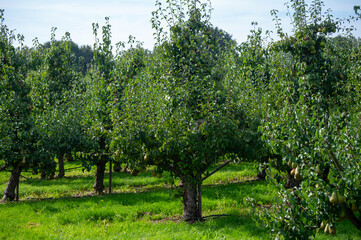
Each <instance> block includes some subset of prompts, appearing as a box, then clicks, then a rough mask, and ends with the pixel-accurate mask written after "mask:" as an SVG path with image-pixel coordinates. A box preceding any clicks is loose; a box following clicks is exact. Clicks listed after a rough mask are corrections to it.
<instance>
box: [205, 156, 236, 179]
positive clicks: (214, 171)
mask: <svg viewBox="0 0 361 240" xmlns="http://www.w3.org/2000/svg"><path fill="white" fill-rule="evenodd" d="M230 162H231V160H228V161H227V162H225V163H223V164H222V165H221V166H219V167H217V168H216V169H215V170H213V171H212V172H211V173H210V174H208V175H207V176H205V177H203V178H202V181H204V180H206V179H207V178H209V177H210V176H212V175H213V174H215V173H216V172H218V171H219V170H220V169H221V168H223V167H225V166H227V165H228V164H229V163H230Z"/></svg>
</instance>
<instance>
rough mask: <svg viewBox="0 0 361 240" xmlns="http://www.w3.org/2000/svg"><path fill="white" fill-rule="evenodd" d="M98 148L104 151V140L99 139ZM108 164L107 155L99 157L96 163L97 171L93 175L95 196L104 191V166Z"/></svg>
mask: <svg viewBox="0 0 361 240" xmlns="http://www.w3.org/2000/svg"><path fill="white" fill-rule="evenodd" d="M99 147H100V149H102V150H105V138H104V137H101V138H100V142H99ZM107 162H108V155H105V154H103V155H101V156H100V159H99V160H98V161H97V163H96V165H97V171H96V175H95V183H94V186H93V188H94V190H95V192H96V193H97V194H103V191H104V172H105V164H106V163H107Z"/></svg>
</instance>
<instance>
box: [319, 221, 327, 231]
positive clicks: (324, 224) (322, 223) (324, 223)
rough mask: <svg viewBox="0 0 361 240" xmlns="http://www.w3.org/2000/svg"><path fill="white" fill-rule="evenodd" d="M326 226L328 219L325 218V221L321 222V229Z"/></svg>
mask: <svg viewBox="0 0 361 240" xmlns="http://www.w3.org/2000/svg"><path fill="white" fill-rule="evenodd" d="M325 227H326V221H325V220H323V221H322V222H321V225H320V229H321V230H324V229H325Z"/></svg>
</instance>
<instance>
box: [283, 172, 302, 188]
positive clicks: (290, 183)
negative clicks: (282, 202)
mask: <svg viewBox="0 0 361 240" xmlns="http://www.w3.org/2000/svg"><path fill="white" fill-rule="evenodd" d="M300 183H301V181H298V180H296V179H295V177H294V176H293V175H291V174H290V172H289V171H287V180H286V184H285V188H286V189H290V188H294V187H298V186H300Z"/></svg>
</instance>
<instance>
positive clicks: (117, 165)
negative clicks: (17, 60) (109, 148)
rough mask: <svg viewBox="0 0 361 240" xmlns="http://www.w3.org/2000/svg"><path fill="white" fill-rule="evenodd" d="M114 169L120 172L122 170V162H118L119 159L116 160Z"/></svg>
mask: <svg viewBox="0 0 361 240" xmlns="http://www.w3.org/2000/svg"><path fill="white" fill-rule="evenodd" d="M113 170H114V172H120V170H122V167H121V166H120V162H118V161H115V162H114V168H113Z"/></svg>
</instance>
